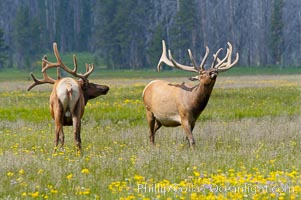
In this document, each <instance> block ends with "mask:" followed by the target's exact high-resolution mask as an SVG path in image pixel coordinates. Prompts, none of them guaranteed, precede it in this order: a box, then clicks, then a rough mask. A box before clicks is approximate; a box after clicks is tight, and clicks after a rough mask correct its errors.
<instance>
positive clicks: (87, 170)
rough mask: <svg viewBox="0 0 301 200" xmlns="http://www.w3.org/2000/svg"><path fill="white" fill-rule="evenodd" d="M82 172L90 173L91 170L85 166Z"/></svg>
mask: <svg viewBox="0 0 301 200" xmlns="http://www.w3.org/2000/svg"><path fill="white" fill-rule="evenodd" d="M81 173H82V174H90V171H89V169H87V168H84V169H82V171H81Z"/></svg>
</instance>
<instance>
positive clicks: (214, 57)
mask: <svg viewBox="0 0 301 200" xmlns="http://www.w3.org/2000/svg"><path fill="white" fill-rule="evenodd" d="M221 50H223V48H220V49H218V50H217V51H216V53H215V54H213V62H212V64H211V67H210V68H214V66H215V63H216V60H217V59H218V54H219V53H220V52H221Z"/></svg>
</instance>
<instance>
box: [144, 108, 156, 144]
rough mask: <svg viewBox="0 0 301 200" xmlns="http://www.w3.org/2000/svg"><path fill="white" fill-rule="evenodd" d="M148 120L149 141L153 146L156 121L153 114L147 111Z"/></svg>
mask: <svg viewBox="0 0 301 200" xmlns="http://www.w3.org/2000/svg"><path fill="white" fill-rule="evenodd" d="M146 119H147V122H148V126H149V141H150V143H151V144H155V133H156V132H155V122H156V119H155V117H154V115H153V113H152V112H150V111H149V110H146Z"/></svg>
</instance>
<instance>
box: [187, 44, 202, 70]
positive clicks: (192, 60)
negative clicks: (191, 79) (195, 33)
mask: <svg viewBox="0 0 301 200" xmlns="http://www.w3.org/2000/svg"><path fill="white" fill-rule="evenodd" d="M188 54H189V57H190V60H191V62H192V65H193V67H194V69H195V70H197V71H198V72H199V71H200V68H199V67H198V66H197V64H196V62H195V60H194V57H193V56H192V53H191V50H190V49H188Z"/></svg>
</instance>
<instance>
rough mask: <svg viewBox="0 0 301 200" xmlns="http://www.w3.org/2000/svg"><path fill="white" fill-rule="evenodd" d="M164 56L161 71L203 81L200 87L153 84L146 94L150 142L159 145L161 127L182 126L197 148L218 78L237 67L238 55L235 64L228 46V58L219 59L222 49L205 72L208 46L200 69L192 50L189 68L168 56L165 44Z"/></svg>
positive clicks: (146, 88) (163, 46)
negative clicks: (200, 121)
mask: <svg viewBox="0 0 301 200" xmlns="http://www.w3.org/2000/svg"><path fill="white" fill-rule="evenodd" d="M162 48H163V51H162V56H161V58H160V60H159V63H158V66H157V70H158V71H160V69H161V67H162V65H163V63H165V64H166V65H168V66H170V67H175V68H178V69H181V70H184V71H190V72H196V73H198V75H197V76H194V77H191V78H190V80H191V81H199V84H197V85H196V86H190V85H188V84H186V83H181V84H174V83H170V82H167V81H163V80H154V81H151V82H150V83H149V84H148V85H147V86H146V87H145V88H144V90H143V94H142V97H143V101H144V105H145V108H146V118H147V121H148V125H149V139H150V142H151V143H152V144H154V142H155V134H156V132H157V131H158V129H159V128H160V127H161V126H166V127H176V126H180V125H181V126H182V127H183V129H184V131H185V134H186V136H187V139H188V140H189V144H190V145H191V146H192V147H194V146H195V140H194V137H193V134H192V131H193V128H194V126H195V122H196V120H197V118H198V117H199V115H200V114H201V112H202V111H203V110H204V109H205V107H206V105H207V103H208V100H209V98H210V95H211V92H212V89H213V86H214V84H215V81H216V77H217V75H218V73H219V72H224V71H226V70H228V69H230V68H231V67H233V66H234V65H235V64H236V63H237V62H238V59H239V55H238V53H236V58H235V60H234V61H233V62H232V59H231V54H232V45H231V43H229V42H228V48H227V53H226V56H225V57H224V58H223V59H219V58H218V54H219V53H220V52H221V50H222V48H220V49H219V50H217V52H216V53H215V54H213V62H212V64H211V67H210V68H208V69H205V67H204V65H205V62H206V60H207V57H208V54H209V48H208V47H207V46H206V53H205V55H204V57H203V59H202V62H201V64H200V66H197V64H196V62H195V60H194V58H193V56H192V53H191V51H190V49H188V53H189V57H190V60H191V62H192V66H186V65H182V64H179V63H178V62H176V61H175V60H174V59H173V57H172V55H171V52H170V50H169V51H168V57H167V55H166V46H165V42H164V40H163V41H162Z"/></svg>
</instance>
